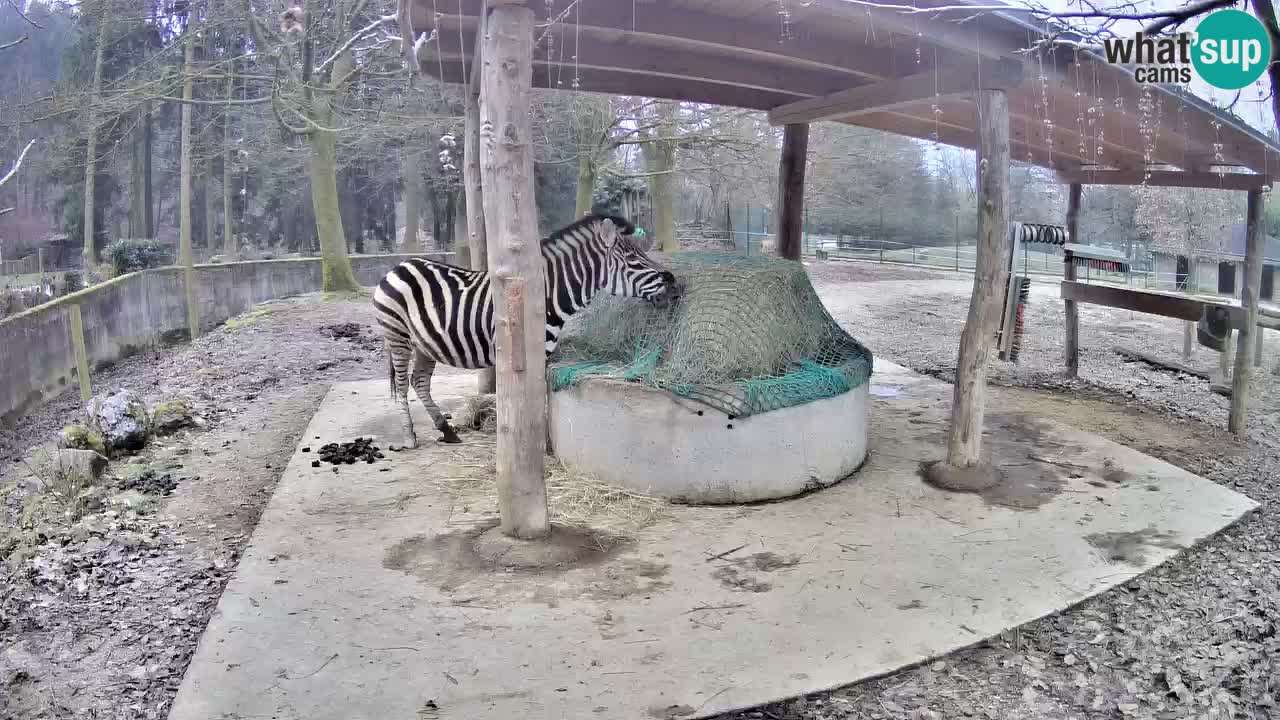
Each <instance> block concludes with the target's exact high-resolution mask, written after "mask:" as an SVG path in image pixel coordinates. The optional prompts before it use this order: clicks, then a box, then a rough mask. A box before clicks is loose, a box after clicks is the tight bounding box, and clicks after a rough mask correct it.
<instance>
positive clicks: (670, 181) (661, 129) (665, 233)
mask: <svg viewBox="0 0 1280 720" xmlns="http://www.w3.org/2000/svg"><path fill="white" fill-rule="evenodd" d="M678 107H679V106H678V105H677V104H676V103H675V102H672V101H670V100H661V101H658V103H657V113H658V123H659V124H658V137H657V138H656V139H654V140H653V141H652V142H648V143H645V146H644V156H645V164H646V166H647V167H646V170H647V171H648V172H649V173H650V176H649V202H651V203H652V204H653V228H652V233H653V247H654V248H655V249H657V250H660V251H661V252H675V251H676V250H678V249H679V246H678V245H677V244H676V177H675V165H676V142H675V139H674V137H675V132H676V128H675V119H676V109H677V108H678Z"/></svg>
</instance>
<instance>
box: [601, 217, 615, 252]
mask: <svg viewBox="0 0 1280 720" xmlns="http://www.w3.org/2000/svg"><path fill="white" fill-rule="evenodd" d="M600 242H602V243H604V247H605V249H606V250H608V249H611V248H612V247H613V245H614V243H616V242H618V228H617V226H615V225H614V224H613V221H612V220H610V219H609V218H605V219H604V221H603V222H601V223H600Z"/></svg>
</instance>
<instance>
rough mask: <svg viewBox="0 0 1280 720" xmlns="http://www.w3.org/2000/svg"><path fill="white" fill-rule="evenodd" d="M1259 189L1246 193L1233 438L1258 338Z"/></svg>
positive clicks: (1243, 413)
mask: <svg viewBox="0 0 1280 720" xmlns="http://www.w3.org/2000/svg"><path fill="white" fill-rule="evenodd" d="M1262 210H1263V195H1262V190H1250V191H1249V206H1248V214H1247V215H1246V217H1245V223H1246V224H1245V251H1244V283H1243V284H1242V285H1241V287H1240V304H1241V305H1242V306H1243V307H1242V309H1243V311H1244V323H1243V324H1242V325H1241V326H1240V329H1239V330H1237V333H1238V334H1239V344H1238V345H1236V367H1235V373H1234V375H1233V377H1232V378H1231V412H1230V415H1229V416H1228V419H1227V429H1228V430H1229V431H1230V432H1231V434H1233V435H1244V433H1245V424H1246V423H1245V420H1246V418H1247V416H1248V409H1249V408H1248V400H1249V377H1250V375H1251V373H1252V372H1253V363H1252V362H1250V357H1249V354H1250V353H1249V351H1250V350H1252V349H1254V348H1253V338H1254V333H1258V334H1259V336H1260V335H1261V333H1262V329H1261V328H1259V327H1258V289H1259V288H1260V287H1261V286H1262V239H1263V235H1264V233H1263V229H1262Z"/></svg>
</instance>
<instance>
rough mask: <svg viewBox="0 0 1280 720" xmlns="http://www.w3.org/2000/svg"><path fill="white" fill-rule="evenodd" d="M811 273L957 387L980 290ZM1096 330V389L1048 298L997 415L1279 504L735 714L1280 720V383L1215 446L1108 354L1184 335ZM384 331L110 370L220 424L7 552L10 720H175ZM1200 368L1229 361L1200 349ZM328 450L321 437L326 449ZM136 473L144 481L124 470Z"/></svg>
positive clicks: (1256, 394)
mask: <svg viewBox="0 0 1280 720" xmlns="http://www.w3.org/2000/svg"><path fill="white" fill-rule="evenodd" d="M810 272H811V276H812V277H813V278H814V282H815V285H816V286H817V287H818V289H819V292H820V293H821V295H822V296H823V298H824V300H825V302H826V303H827V305H828V307H829V309H830V310H831V312H832V314H833V315H834V316H835V317H836V318H837V319H838V320H840V321H841V322H842V323H843V324H844V325H845V326H846V327H847V328H848V329H849V330H850V331H851V332H852V333H853V334H854V335H855V336H856V337H858V338H859V339H861V340H863V341H864V342H866V343H867V344H868V346H869V347H870V348H871V349H872V351H873V352H875V353H876V355H877V357H883V358H885V359H888V360H892V361H894V362H898V363H900V364H903V365H906V366H908V367H911V368H913V369H915V370H917V371H920V372H925V373H929V374H931V375H935V376H938V377H942V378H948V377H950V374H951V373H953V372H954V363H955V352H956V347H957V343H958V340H959V335H960V332H961V329H962V327H963V322H964V317H965V314H966V313H967V309H968V294H969V291H970V289H971V288H972V283H973V279H972V276H970V275H958V274H955V273H949V272H937V271H929V270H921V269H917V268H909V267H902V266H891V265H885V266H881V265H876V264H867V263H837V262H830V263H813V264H811V265H810ZM1081 326H1082V331H1081V345H1082V356H1081V378H1080V379H1077V380H1067V379H1066V378H1064V377H1063V376H1062V373H1061V369H1060V367H1061V351H1062V348H1061V343H1062V303H1061V301H1060V300H1058V298H1057V297H1056V290H1055V287H1054V286H1053V285H1050V284H1043V283H1037V284H1036V285H1035V286H1034V290H1033V295H1032V304H1031V306H1030V308H1029V314H1028V317H1027V338H1026V340H1025V342H1024V345H1023V349H1022V355H1021V362H1020V363H1019V364H1018V365H1016V366H1012V365H1007V364H1003V363H998V362H997V363H993V364H992V369H991V372H990V380H991V382H992V383H993V384H994V385H996V387H993V388H992V391H991V393H990V406H991V407H993V408H999V409H1002V410H1006V411H1023V412H1035V413H1038V414H1041V415H1044V416H1046V417H1051V418H1054V419H1057V420H1061V421H1063V422H1067V423H1071V424H1076V425H1077V426H1080V427H1085V428H1087V429H1089V430H1090V431H1092V432H1095V433H1098V434H1100V435H1103V436H1105V437H1108V438H1111V439H1113V440H1116V441H1117V442H1122V443H1124V444H1126V445H1129V446H1132V447H1135V448H1137V449H1139V450H1142V451H1143V452H1147V453H1149V454H1151V455H1153V456H1156V457H1160V458H1162V459H1164V460H1166V461H1168V462H1171V463H1173V464H1176V465H1178V466H1181V467H1183V468H1186V469H1188V470H1189V471H1191V472H1194V473H1197V474H1199V475H1202V476H1204V477H1207V478H1209V479H1211V480H1214V481H1216V482H1219V483H1221V484H1223V485H1226V486H1228V487H1232V488H1234V489H1236V490H1238V491H1240V492H1243V493H1245V494H1247V495H1248V496H1250V497H1252V498H1253V499H1255V500H1257V501H1259V502H1261V503H1262V504H1263V508H1262V509H1261V510H1260V511H1259V512H1257V513H1254V514H1253V515H1251V516H1250V517H1248V518H1246V519H1245V520H1243V521H1241V522H1240V523H1238V524H1236V525H1235V526H1233V527H1232V528H1230V529H1228V530H1226V531H1224V532H1223V533H1221V534H1219V535H1218V536H1217V537H1215V538H1212V539H1210V540H1208V541H1206V542H1204V543H1202V544H1201V545H1198V546H1197V547H1195V548H1193V549H1191V550H1189V551H1187V552H1185V553H1183V554H1181V555H1180V556H1178V557H1177V558H1175V559H1174V560H1172V561H1170V562H1168V563H1166V564H1164V565H1163V566H1161V567H1160V568H1158V569H1156V570H1154V571H1152V572H1150V573H1147V574H1145V575H1143V576H1142V577H1140V578H1137V579H1135V580H1133V581H1130V582H1128V583H1126V584H1125V585H1123V586H1121V587H1119V588H1116V589H1114V590H1112V591H1110V592H1108V593H1106V594H1104V595H1102V596H1100V597H1098V598H1095V599H1093V600H1090V601H1087V602H1085V603H1082V604H1081V605H1079V606H1077V607H1075V608H1072V609H1071V610H1068V611H1066V612H1063V613H1061V614H1059V615H1056V616H1053V617H1050V618H1046V619H1043V620H1040V621H1038V622H1034V623H1030V624H1028V625H1026V626H1023V627H1021V628H1019V629H1018V630H1016V631H1015V632H1012V633H1009V634H1008V635H1007V636H1005V637H1001V638H996V639H993V640H991V641H989V642H984V643H982V644H980V645H978V646H976V647H973V648H971V649H968V650H965V651H962V652H958V653H954V654H952V655H950V656H948V657H946V658H940V659H937V660H936V661H934V662H931V663H929V664H926V665H923V666H921V667H918V668H914V669H910V670H906V671H903V672H899V673H895V674H893V675H891V676H888V677H885V678H882V679H879V680H876V681H872V682H867V683H862V684H859V685H856V686H852V687H849V688H844V689H841V690H838V691H835V692H830V693H821V694H817V695H814V696H810V697H806V698H800V699H798V700H795V701H791V702H787V703H782V704H778V705H774V706H770V707H766V708H760V709H756V710H753V711H749V712H744V713H737V714H733V715H727V716H724V717H725V719H726V720H729V719H730V718H732V719H733V720H745V719H746V718H752V719H755V718H770V719H772V720H776V719H778V718H786V719H788V720H794V719H797V718H815V719H822V720H826V719H828V718H884V719H886V720H887V719H889V718H895V719H896V718H911V719H927V718H938V719H941V718H968V717H977V718H1009V719H1010V720H1013V719H1018V720H1023V719H1027V718H1037V719H1038V718H1046V719H1051V720H1057V719H1064V720H1065V719H1066V718H1081V719H1083V718H1196V719H1197V720H1198V719H1201V718H1204V719H1210V718H1214V719H1216V718H1222V719H1225V718H1264V717H1271V716H1273V715H1280V713H1278V712H1277V711H1276V710H1275V698H1274V692H1275V691H1274V686H1275V685H1276V680H1277V679H1280V659H1278V658H1280V641H1278V640H1277V639H1276V632H1275V631H1276V627H1275V622H1276V618H1277V617H1280V608H1277V603H1278V602H1280V566H1277V564H1276V562H1275V561H1276V559H1277V552H1278V550H1280V527H1278V526H1277V523H1276V522H1275V521H1274V520H1273V519H1272V515H1271V511H1272V509H1273V508H1274V507H1275V503H1276V501H1277V495H1278V494H1280V490H1277V489H1276V488H1275V487H1274V485H1275V482H1274V480H1275V478H1277V477H1280V451H1277V448H1276V435H1275V432H1274V430H1275V422H1276V419H1277V413H1278V412H1280V407H1278V404H1280V400H1277V398H1280V395H1277V394H1276V392H1275V391H1276V389H1277V388H1275V387H1273V386H1274V385H1275V384H1276V383H1277V382H1278V380H1277V378H1276V377H1275V376H1273V375H1271V374H1270V373H1269V372H1263V373H1259V374H1258V376H1257V377H1255V379H1254V381H1253V386H1252V388H1251V403H1250V413H1251V414H1250V425H1251V432H1250V438H1249V439H1248V440H1247V441H1246V442H1237V441H1236V440H1235V439H1234V438H1232V437H1230V436H1229V435H1227V434H1226V433H1225V432H1224V431H1223V429H1224V428H1225V425H1226V409H1227V400H1226V399H1225V398H1222V397H1220V396H1217V395H1214V394H1213V393H1212V392H1211V391H1210V390H1209V388H1208V384H1207V383H1205V382H1204V381H1202V380H1195V379H1192V378H1188V377H1187V376H1182V375H1176V374H1170V373H1166V372H1161V371H1158V370H1154V369H1151V368H1150V367H1148V366H1146V365H1143V364H1139V363H1128V362H1125V361H1124V360H1123V359H1121V358H1120V357H1119V356H1117V355H1116V354H1115V353H1114V352H1112V349H1113V347H1114V346H1116V345H1127V346H1129V347H1135V348H1137V349H1141V350H1143V351H1144V352H1147V353H1151V354H1155V355H1157V356H1160V357H1163V358H1166V359H1169V360H1175V361H1181V357H1180V349H1181V344H1182V330H1181V326H1180V325H1179V324H1178V323H1177V322H1175V321H1168V320H1164V319H1161V318H1151V317H1146V316H1142V315H1131V314H1130V313H1127V312H1121V311H1113V310H1109V309H1104V308H1092V307H1084V308H1082V312H1081ZM375 338H376V336H375V335H373V329H372V325H371V317H370V314H369V313H368V309H367V301H366V300H364V299H363V298H360V299H350V300H334V301H324V300H322V299H321V298H320V297H319V296H306V297H302V298H295V299H291V300H285V301H279V302H275V303H268V304H267V305H265V306H262V307H260V308H258V309H255V311H253V312H251V313H248V314H246V315H245V316H242V317H241V318H237V319H236V320H234V321H233V322H231V323H229V324H228V326H226V327H223V328H219V329H218V330H216V331H214V332H211V333H209V334H207V335H205V336H203V337H201V338H199V339H197V340H196V341H195V342H193V343H191V344H189V345H185V346H182V347H179V348H172V349H165V350H157V351H154V352H147V353H144V354H141V355H138V356H135V357H133V358H130V359H129V360H126V361H124V362H122V363H120V364H118V365H117V366H115V367H114V368H112V369H110V370H107V371H105V372H102V373H98V374H96V375H95V378H94V380H95V390H105V389H107V388H121V389H128V390H133V391H135V392H138V393H140V394H142V395H143V396H144V398H146V399H147V400H148V401H149V402H154V401H155V400H158V399H166V398H170V397H175V396H181V397H186V398H189V399H190V400H192V402H193V404H194V407H195V412H196V414H197V415H198V416H199V417H201V418H202V419H203V421H204V423H205V426H204V427H202V428H197V429H192V430H184V431H181V432H180V433H179V434H177V435H175V436H172V437H169V438H165V439H163V440H162V441H161V442H160V443H158V444H157V445H155V446H152V447H149V448H148V449H147V450H146V451H144V453H143V454H142V455H141V456H139V457H137V458H133V459H130V460H128V461H120V460H117V461H115V462H114V463H113V464H112V467H111V468H109V469H108V475H109V476H110V478H111V480H110V482H109V483H107V484H109V485H110V486H111V489H112V492H118V493H120V494H121V495H122V496H123V497H124V498H125V499H126V501H125V502H116V503H108V504H106V505H104V506H103V507H101V508H98V509H95V510H91V511H90V512H88V513H87V514H86V515H84V516H83V517H81V518H79V519H77V520H75V521H70V520H68V521H67V522H65V523H62V524H61V525H58V526H56V527H50V528H49V529H48V532H47V534H46V535H45V536H44V537H43V539H42V541H41V543H40V544H39V546H38V547H37V548H36V550H35V552H34V554H33V555H32V556H31V557H29V558H26V559H23V560H22V561H21V562H17V563H15V562H13V561H12V559H11V561H10V563H9V570H8V573H9V574H8V575H7V576H0V583H2V584H0V717H4V718H8V717H14V718H23V719H24V720H27V719H31V720H44V719H45V718H59V719H61V718H72V717H88V718H157V719H158V718H163V717H165V715H166V713H167V711H168V706H169V703H171V702H172V699H173V696H174V694H175V693H176V689H177V687H178V684H179V683H180V681H181V677H182V674H183V672H184V671H185V668H186V665H187V663H188V662H189V660H190V657H191V654H192V653H193V652H194V650H195V647H196V644H197V642H198V640H199V637H200V634H201V632H202V631H203V629H204V627H205V624H206V623H207V621H208V618H209V615H210V613H211V612H212V611H213V608H214V606H215V605H216V602H217V599H218V596H219V595H220V593H221V591H222V588H223V587H224V586H225V583H226V582H227V580H228V578H229V575H230V573H231V572H233V570H234V567H235V563H236V561H237V559H238V557H239V554H240V552H241V551H242V550H243V547H244V545H245V544H246V543H247V542H248V537H249V535H250V533H251V532H252V529H253V527H254V525H255V524H256V522H257V519H258V516H259V514H260V513H261V511H262V508H263V506H264V505H265V503H266V500H267V499H268V498H269V496H270V493H271V489H272V487H273V486H274V483H275V482H276V480H277V478H278V474H279V472H280V471H281V470H282V469H283V467H284V464H285V462H286V461H287V460H288V458H289V457H290V455H291V453H292V451H293V448H294V447H296V446H297V445H298V444H299V442H300V441H301V440H302V439H303V438H302V437H301V436H302V432H303V430H304V429H305V426H306V423H307V422H308V420H309V419H310V417H311V414H312V413H313V411H314V409H315V407H316V406H317V405H318V403H319V402H320V400H321V399H322V398H323V396H324V393H325V391H326V390H327V385H328V383H330V382H332V381H335V380H339V379H342V380H346V379H356V378H362V377H382V376H383V374H384V373H385V369H384V366H383V361H382V358H381V355H380V352H379V349H378V348H379V346H378V343H377V342H376V339H375ZM1267 348H1268V349H1267V352H1268V358H1269V359H1268V366H1271V365H1274V363H1275V361H1274V360H1273V359H1270V358H1272V357H1273V355H1272V354H1273V353H1280V340H1277V339H1271V338H1269V339H1268V344H1267ZM1274 357H1280V356H1274ZM1186 362H1187V363H1188V364H1190V365H1192V366H1194V367H1197V368H1200V369H1204V370H1213V369H1214V368H1216V366H1217V360H1216V357H1214V356H1213V355H1212V354H1210V353H1209V352H1208V351H1206V350H1204V349H1202V348H1198V349H1197V350H1196V353H1195V356H1194V357H1193V358H1192V359H1191V360H1189V361H1186ZM442 371H448V370H445V369H443V368H442ZM78 407H79V401H78V397H77V396H75V395H73V394H68V395H67V396H64V397H63V398H60V399H58V400H56V401H55V402H53V403H51V404H49V405H46V406H45V407H43V408H41V409H40V410H39V411H38V412H36V413H34V414H33V415H32V416H30V417H29V418H28V419H27V420H26V421H25V422H24V423H23V424H22V426H21V427H20V428H10V429H5V430H0V472H5V473H7V474H6V475H5V477H6V478H7V479H8V480H9V481H11V482H12V481H13V480H14V479H15V478H16V479H17V480H18V481H25V480H26V478H25V475H26V473H25V470H24V468H23V466H22V464H21V463H19V462H18V460H19V459H20V458H22V457H23V456H24V455H25V454H26V453H27V452H28V450H29V449H30V448H31V447H32V446H34V445H36V444H39V443H41V442H46V441H48V440H50V439H52V438H53V437H54V436H55V435H56V433H57V432H58V431H59V430H60V429H61V428H62V427H63V425H64V424H66V423H67V422H69V421H70V420H72V419H73V418H74V417H75V416H76V415H77V414H78ZM331 440H333V439H329V438H306V443H308V444H311V445H314V447H313V452H314V451H316V449H318V448H320V447H322V446H323V445H324V444H325V443H327V442H330V441H331ZM123 463H129V464H132V465H136V466H138V467H136V468H131V469H130V470H131V471H133V472H131V473H126V472H124V470H125V468H122V467H121V465H122V464H123ZM146 471H150V473H151V474H150V475H147V474H146ZM120 478H126V479H120ZM127 478H133V479H132V480H129V479H127ZM19 484H21V483H19ZM29 485H30V483H27V484H26V485H25V486H29ZM0 487H4V485H3V484H0ZM165 493H169V495H168V496H166V495H165ZM0 507H9V508H10V509H11V510H13V509H14V508H13V507H12V504H11V503H10V504H8V505H3V506H0ZM8 519H9V522H10V523H11V524H12V523H14V522H16V520H15V518H14V516H13V514H12V513H10V514H9V515H8ZM851 612H856V608H855V609H853V610H851Z"/></svg>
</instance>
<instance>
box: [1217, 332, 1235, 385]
mask: <svg viewBox="0 0 1280 720" xmlns="http://www.w3.org/2000/svg"><path fill="white" fill-rule="evenodd" d="M1231 332H1232V331H1231V328H1227V337H1226V339H1225V340H1223V341H1222V352H1220V353H1218V382H1219V383H1220V384H1222V385H1226V384H1227V383H1228V382H1229V381H1230V380H1231Z"/></svg>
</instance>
